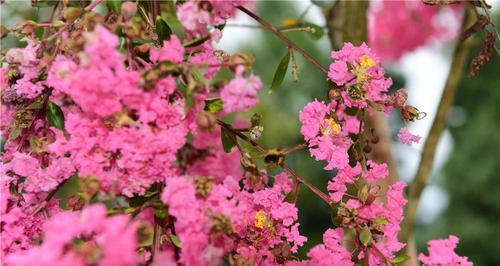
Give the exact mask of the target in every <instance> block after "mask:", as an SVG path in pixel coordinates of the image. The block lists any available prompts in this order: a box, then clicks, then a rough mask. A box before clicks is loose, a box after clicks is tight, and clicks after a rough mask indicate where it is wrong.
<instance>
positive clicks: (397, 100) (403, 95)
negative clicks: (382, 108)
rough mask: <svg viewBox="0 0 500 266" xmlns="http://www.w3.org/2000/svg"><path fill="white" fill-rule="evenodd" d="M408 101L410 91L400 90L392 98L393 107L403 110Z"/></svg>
mask: <svg viewBox="0 0 500 266" xmlns="http://www.w3.org/2000/svg"><path fill="white" fill-rule="evenodd" d="M407 99H408V91H407V90H406V89H400V90H398V91H396V92H395V93H394V94H393V95H392V96H391V102H392V106H394V108H397V109H401V108H403V107H404V105H405V103H406V100H407Z"/></svg>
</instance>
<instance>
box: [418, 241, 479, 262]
mask: <svg viewBox="0 0 500 266" xmlns="http://www.w3.org/2000/svg"><path fill="white" fill-rule="evenodd" d="M457 244H458V237H456V236H454V235H450V236H449V237H448V238H446V239H437V240H431V241H429V243H428V244H427V245H428V250H429V255H428V256H426V255H424V254H423V253H420V254H419V255H418V260H419V261H420V262H422V263H423V264H424V265H425V266H438V265H453V266H472V265H473V264H472V262H470V261H469V260H468V259H467V257H462V256H459V255H457V254H456V253H455V248H456V247H457Z"/></svg>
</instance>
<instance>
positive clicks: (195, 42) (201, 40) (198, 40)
mask: <svg viewBox="0 0 500 266" xmlns="http://www.w3.org/2000/svg"><path fill="white" fill-rule="evenodd" d="M209 39H210V34H209V35H205V36H202V37H200V38H196V39H192V40H190V41H187V42H185V43H183V44H182V45H183V46H184V47H195V46H198V45H200V44H202V43H204V42H206V41H207V40H209Z"/></svg>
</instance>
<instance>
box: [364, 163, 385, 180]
mask: <svg viewBox="0 0 500 266" xmlns="http://www.w3.org/2000/svg"><path fill="white" fill-rule="evenodd" d="M366 164H367V166H368V171H367V172H364V173H363V178H365V179H366V180H368V181H371V182H374V181H377V180H379V179H383V178H385V177H387V176H389V168H388V167H387V164H385V163H382V164H378V163H376V162H374V161H372V160H368V162H367V163H366Z"/></svg>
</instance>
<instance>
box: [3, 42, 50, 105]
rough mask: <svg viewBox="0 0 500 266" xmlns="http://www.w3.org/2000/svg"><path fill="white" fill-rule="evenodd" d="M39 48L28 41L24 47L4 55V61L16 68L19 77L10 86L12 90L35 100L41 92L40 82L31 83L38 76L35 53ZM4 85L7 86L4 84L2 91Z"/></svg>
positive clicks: (37, 60)
mask: <svg viewBox="0 0 500 266" xmlns="http://www.w3.org/2000/svg"><path fill="white" fill-rule="evenodd" d="M39 47H40V45H39V43H36V42H35V41H33V40H28V45H27V46H26V47H24V48H13V49H10V50H9V51H8V52H7V54H6V55H5V61H7V63H9V65H10V67H13V68H16V71H17V72H18V73H19V75H20V76H21V78H20V79H18V80H17V81H16V82H15V83H14V84H13V85H12V90H13V91H14V92H15V93H16V94H17V95H22V96H25V97H27V98H35V97H36V96H38V94H40V92H42V90H43V83H42V82H34V81H33V80H34V79H36V78H38V75H39V74H38V68H37V64H38V63H39V59H38V58H37V51H38V49H39ZM4 78H5V77H4ZM4 78H2V80H3V79H4ZM6 85H7V84H6V83H4V84H3V85H2V89H6V88H7V86H6Z"/></svg>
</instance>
